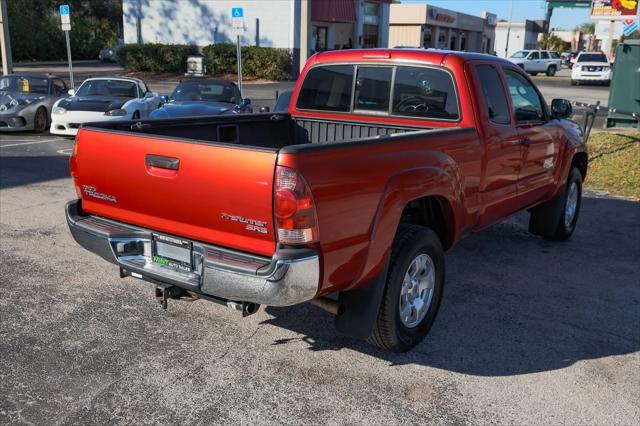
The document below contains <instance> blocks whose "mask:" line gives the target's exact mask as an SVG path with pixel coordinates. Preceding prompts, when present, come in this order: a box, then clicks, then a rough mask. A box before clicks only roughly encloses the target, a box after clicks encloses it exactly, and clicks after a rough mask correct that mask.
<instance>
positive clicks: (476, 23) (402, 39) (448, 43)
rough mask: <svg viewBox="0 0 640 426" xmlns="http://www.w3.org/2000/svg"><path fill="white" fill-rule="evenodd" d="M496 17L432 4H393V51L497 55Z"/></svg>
mask: <svg viewBox="0 0 640 426" xmlns="http://www.w3.org/2000/svg"><path fill="white" fill-rule="evenodd" d="M495 25H496V15H494V14H491V13H488V12H485V14H484V16H483V17H479V16H472V15H467V14H466V13H459V12H455V11H452V10H448V9H443V8H441V7H436V6H432V5H429V4H424V3H422V4H392V5H391V7H390V15H389V47H396V46H405V47H422V48H427V49H428V48H434V49H447V50H465V51H469V52H482V53H491V52H493V43H494V36H493V34H494V28H495Z"/></svg>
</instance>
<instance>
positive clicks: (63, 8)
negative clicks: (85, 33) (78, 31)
mask: <svg viewBox="0 0 640 426" xmlns="http://www.w3.org/2000/svg"><path fill="white" fill-rule="evenodd" d="M68 14H69V5H67V4H63V5H62V6H60V15H68Z"/></svg>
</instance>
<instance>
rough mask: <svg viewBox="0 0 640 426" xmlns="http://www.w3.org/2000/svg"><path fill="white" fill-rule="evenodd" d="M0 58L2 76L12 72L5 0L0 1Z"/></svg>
mask: <svg viewBox="0 0 640 426" xmlns="http://www.w3.org/2000/svg"><path fill="white" fill-rule="evenodd" d="M0 27H2V28H0V58H1V59H2V74H5V75H6V74H11V73H12V72H13V62H12V60H11V38H10V37H9V17H8V16H7V0H0Z"/></svg>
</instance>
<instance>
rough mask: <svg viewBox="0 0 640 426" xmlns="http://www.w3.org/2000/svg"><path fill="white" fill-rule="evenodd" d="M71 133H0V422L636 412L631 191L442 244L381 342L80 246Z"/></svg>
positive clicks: (639, 298)
mask: <svg viewBox="0 0 640 426" xmlns="http://www.w3.org/2000/svg"><path fill="white" fill-rule="evenodd" d="M72 145H73V141H72V140H70V139H62V138H57V137H52V136H49V135H43V136H33V135H29V134H13V135H5V134H0V256H2V261H1V262H0V290H1V293H0V294H1V296H0V360H2V368H0V424H17V423H25V424H83V425H84V424H105V423H109V424H211V423H227V424H229V423H243V424H248V423H260V424H264V423H266V424H282V423H287V424H303V423H304V424H319V423H323V424H324V423H330V424H346V423H349V424H425V423H426V424H451V423H456V424H487V423H499V424H620V425H631V424H636V425H637V424H639V423H640V368H639V367H640V355H639V351H640V280H639V278H638V277H639V276H640V263H638V256H639V255H640V242H639V241H640V203H638V202H633V201H629V200H624V199H617V198H611V197H607V196H602V195H597V194H593V193H590V194H587V196H586V198H585V199H584V202H583V206H582V212H581V215H580V220H579V224H578V229H577V231H576V233H575V234H574V237H573V239H572V240H571V241H569V242H566V243H550V242H546V241H543V240H542V239H540V238H537V237H534V236H532V235H530V234H529V233H528V232H527V215H526V214H522V215H519V216H517V217H514V218H512V219H510V220H508V221H507V222H506V223H504V224H501V225H498V226H495V227H493V228H491V229H489V230H487V231H484V232H482V233H479V234H476V235H473V236H471V237H469V238H467V239H466V240H464V241H462V242H461V243H460V244H459V245H458V246H456V247H455V248H454V249H453V250H451V251H450V252H448V253H447V255H446V261H447V283H446V287H445V295H444V299H443V304H442V308H441V310H440V313H439V317H438V319H437V320H436V323H435V325H434V327H433V329H432V332H431V334H430V335H429V336H428V338H427V339H426V340H425V341H424V342H423V343H422V344H420V345H419V346H418V347H416V348H415V350H413V351H411V352H409V353H406V354H392V353H388V352H383V351H380V350H377V349H374V348H371V347H369V346H367V345H366V344H365V343H363V342H360V341H356V340H352V339H349V338H345V337H340V336H338V335H337V334H336V333H335V332H334V330H333V325H332V318H331V317H330V315H329V314H327V313H325V312H324V311H321V310H319V309H318V308H316V307H314V306H310V305H301V306H295V307H289V308H267V309H264V308H263V309H261V310H260V312H259V313H257V314H256V315H253V316H250V317H248V318H245V319H242V318H241V316H240V315H239V314H238V313H237V312H235V311H232V310H230V309H228V308H226V307H224V306H221V305H217V304H213V303H208V302H204V301H197V302H193V303H187V302H174V301H171V302H170V303H169V309H168V311H166V312H165V311H163V310H162V309H161V308H160V307H159V305H158V304H157V302H156V301H155V298H154V296H153V288H152V286H151V285H150V284H148V283H145V282H143V281H140V280H136V279H134V278H126V279H120V278H119V276H118V270H117V268H116V267H114V266H113V265H111V264H108V263H107V262H105V261H103V260H102V259H100V258H98V257H97V256H95V255H93V254H91V253H89V252H87V251H85V250H83V249H82V248H80V247H79V246H78V245H77V244H76V243H75V242H74V241H73V240H72V238H71V236H70V234H69V231H68V229H67V225H66V223H65V219H64V212H63V209H64V204H65V202H66V201H67V200H70V199H72V198H74V197H75V191H74V189H73V186H72V182H71V180H70V178H69V170H68V158H69V153H70V151H71V149H72Z"/></svg>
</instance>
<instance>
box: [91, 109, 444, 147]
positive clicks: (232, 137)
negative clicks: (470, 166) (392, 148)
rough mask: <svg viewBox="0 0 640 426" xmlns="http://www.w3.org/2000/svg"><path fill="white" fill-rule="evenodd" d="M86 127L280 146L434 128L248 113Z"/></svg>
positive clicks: (107, 123)
mask: <svg viewBox="0 0 640 426" xmlns="http://www.w3.org/2000/svg"><path fill="white" fill-rule="evenodd" d="M85 127H89V128H99V129H104V130H112V131H118V132H127V133H138V134H148V135H154V136H162V137H168V138H172V139H178V140H189V139H191V140H194V141H198V142H200V143H207V142H215V143H229V144H234V145H244V146H249V147H260V148H273V149H280V148H284V147H285V146H290V145H300V144H308V143H319V144H327V143H336V142H346V141H354V142H355V141H357V140H358V139H364V138H371V137H375V136H389V135H392V134H398V133H407V132H415V131H424V130H432V129H430V128H424V127H422V128H416V127H401V126H387V125H383V124H375V123H360V122H354V121H346V120H345V121H339V120H322V119H308V118H293V117H291V116H290V115H289V114H271V113H266V114H247V115H234V116H220V117H197V118H180V119H161V120H142V121H140V120H138V121H121V122H117V121H114V122H102V123H90V124H88V125H87V126H85Z"/></svg>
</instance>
